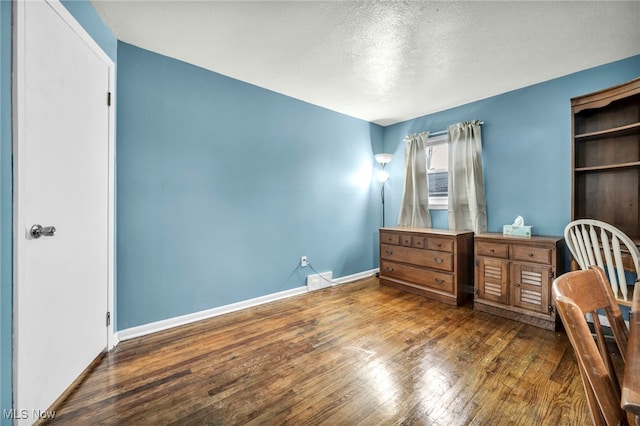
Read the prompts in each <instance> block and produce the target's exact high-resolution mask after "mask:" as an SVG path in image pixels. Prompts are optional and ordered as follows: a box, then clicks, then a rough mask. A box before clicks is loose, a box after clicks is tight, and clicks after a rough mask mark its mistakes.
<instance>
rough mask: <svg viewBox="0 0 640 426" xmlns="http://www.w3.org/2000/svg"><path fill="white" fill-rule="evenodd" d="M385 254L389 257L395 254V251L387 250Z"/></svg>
mask: <svg viewBox="0 0 640 426" xmlns="http://www.w3.org/2000/svg"><path fill="white" fill-rule="evenodd" d="M384 252H385V253H387V254H388V255H389V256H391V255H392V254H393V250H385V251H384Z"/></svg>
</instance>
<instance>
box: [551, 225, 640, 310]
mask: <svg viewBox="0 0 640 426" xmlns="http://www.w3.org/2000/svg"><path fill="white" fill-rule="evenodd" d="M564 239H565V242H566V244H567V247H568V248H569V251H570V252H571V255H572V256H573V257H574V259H575V260H576V262H577V263H578V266H579V267H580V269H587V268H588V267H589V266H592V265H597V266H599V267H600V268H602V269H603V270H605V271H606V272H607V275H608V277H609V283H610V284H611V289H612V290H613V294H614V295H615V298H616V299H617V300H618V303H620V304H622V305H626V306H631V300H632V292H633V286H632V285H629V284H633V283H627V277H626V274H625V269H626V270H628V271H630V272H633V273H635V274H636V278H635V279H636V280H637V279H638V277H640V275H639V274H638V272H639V271H640V267H639V265H640V260H639V259H640V252H639V251H638V247H637V246H636V245H635V244H634V242H633V241H632V240H631V238H629V237H628V236H627V235H625V234H624V233H623V232H622V231H620V230H619V229H618V228H616V227H615V226H612V225H610V224H608V223H605V222H601V221H599V220H593V219H579V220H575V221H573V222H571V223H569V224H568V225H567V226H566V227H565V229H564Z"/></svg>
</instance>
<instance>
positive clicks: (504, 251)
mask: <svg viewBox="0 0 640 426" xmlns="http://www.w3.org/2000/svg"><path fill="white" fill-rule="evenodd" d="M476 252H477V254H478V256H491V257H500V258H503V259H507V258H508V257H509V245H508V244H500V243H492V242H486V241H476Z"/></svg>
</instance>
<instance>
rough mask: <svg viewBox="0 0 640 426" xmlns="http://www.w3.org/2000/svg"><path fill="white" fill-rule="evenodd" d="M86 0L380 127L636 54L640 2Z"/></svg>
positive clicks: (227, 66) (233, 69)
mask: <svg viewBox="0 0 640 426" xmlns="http://www.w3.org/2000/svg"><path fill="white" fill-rule="evenodd" d="M91 3H92V4H93V5H94V7H95V9H96V10H97V12H98V14H99V15H100V16H101V17H102V18H103V20H104V21H105V23H106V24H107V25H108V26H109V27H110V28H111V30H112V31H113V32H114V34H115V36H116V37H117V38H118V39H119V40H122V41H124V42H127V43H130V44H133V45H136V46H139V47H142V48H145V49H148V50H151V51H154V52H158V53H161V54H163V55H167V56H170V57H173V58H177V59H180V60H183V61H186V62H189V63H191V64H195V65H198V66H200V67H203V68H206V69H209V70H212V71H215V72H218V73H221V74H224V75H227V76H230V77H233V78H236V79H239V80H242V81H245V82H248V83H252V84H255V85H257V86H260V87H264V88H267V89H270V90H273V91H275V92H278V93H282V94H285V95H288V96H291V97H294V98H297V99H301V100H304V101H307V102H310V103H312V104H316V105H320V106H323V107H326V108H329V109H332V110H334V111H338V112H341V113H344V114H348V115H350V116H353V117H358V118H362V119H364V120H367V121H371V122H375V123H378V124H381V125H389V124H393V123H396V122H399V121H404V120H407V119H411V118H415V117H418V116H421V115H425V114H429V113H432V112H436V111H441V110H443V109H447V108H450V107H453V106H457V105H462V104H465V103H468V102H472V101H475V100H478V99H483V98H486V97H489V96H493V95H496V94H499V93H503V92H506V91H509V90H513V89H517V88H521V87H525V86H528V85H531V84H534V83H538V82H542V81H546V80H549V79H552V78H555V77H559V76H563V75H566V74H570V73H572V72H575V71H579V70H583V69H586V68H590V67H593V66H597V65H601V64H605V63H608V62H612V61H615V60H618V59H623V58H627V57H630V56H633V55H636V54H640V1H626V2H614V1H589V2H576V1H571V2H553V1H551V2H548V1H544V2H524V1H513V2H486V1H474V2H422V1H394V2H370V1H329V2H321V1H284V2H280V1H257V2H249V1H177V2H172V1H149V0H146V1H126V0H124V1H123V0H92V1H91ZM638 75H640V70H638Z"/></svg>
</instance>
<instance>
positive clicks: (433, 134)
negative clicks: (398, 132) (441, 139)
mask: <svg viewBox="0 0 640 426" xmlns="http://www.w3.org/2000/svg"><path fill="white" fill-rule="evenodd" d="M483 124H484V121H481V122H480V125H483ZM420 133H424V132H418V133H412V134H410V135H407V136H405V139H406V138H411V137H413V136H416V135H419V134H420ZM446 133H447V130H440V131H438V132H433V133H429V136H440V135H444V134H446Z"/></svg>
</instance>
